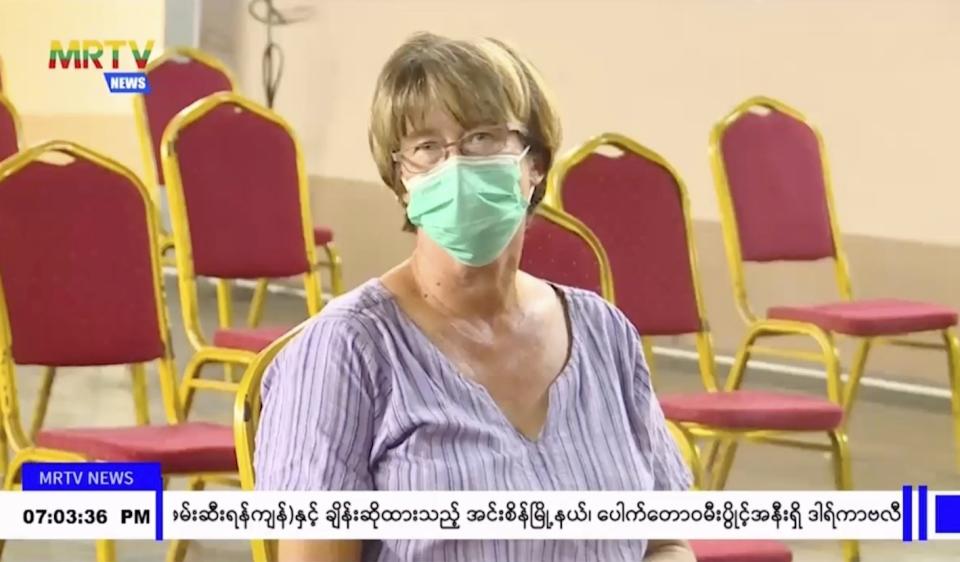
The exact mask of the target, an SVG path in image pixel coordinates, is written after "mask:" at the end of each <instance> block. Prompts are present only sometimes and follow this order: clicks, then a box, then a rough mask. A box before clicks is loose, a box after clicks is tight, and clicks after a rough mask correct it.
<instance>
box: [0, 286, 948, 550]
mask: <svg viewBox="0 0 960 562" xmlns="http://www.w3.org/2000/svg"><path fill="white" fill-rule="evenodd" d="M168 290H169V291H170V292H169V293H168V294H169V295H170V299H171V301H172V302H171V303H170V304H171V308H172V309H173V312H172V314H173V320H174V322H175V325H176V326H178V325H179V320H180V319H179V314H180V312H179V308H178V307H177V306H176V302H175V299H176V292H175V284H174V283H172V282H171V283H168ZM235 293H237V295H236V296H237V298H242V297H243V296H244V294H243V292H241V291H235ZM211 295H212V291H210V290H205V291H204V299H203V300H204V301H205V303H207V304H210V303H211ZM268 307H269V313H268V315H267V319H266V322H269V321H270V320H275V321H276V320H281V321H282V320H283V319H289V320H290V321H291V322H292V321H293V320H295V319H299V318H301V316H302V315H303V314H304V313H303V312H301V311H302V310H303V309H302V308H301V307H302V304H301V302H299V301H297V300H295V299H293V298H291V297H285V296H271V299H270V300H268ZM208 308H210V307H209V306H208ZM242 312H245V310H244V309H242V308H241V309H238V310H237V317H238V318H242V315H241V313H242ZM205 320H206V325H207V326H208V327H212V326H213V325H214V319H213V317H212V315H207V316H206V317H205ZM178 329H179V328H177V327H175V329H174V338H175V345H176V350H177V351H178V352H179V354H178V357H177V362H178V364H180V366H181V367H182V365H183V363H184V362H185V361H186V358H187V356H188V350H189V348H188V346H187V344H186V341H185V340H184V337H183V334H182V333H179V332H178ZM659 369H660V374H658V377H657V385H658V388H659V390H660V392H667V391H676V390H685V389H690V390H693V389H696V388H697V385H698V384H699V383H698V379H697V378H696V377H695V376H694V374H693V373H692V372H691V371H689V367H688V366H685V365H683V364H672V365H671V364H669V363H667V362H666V361H665V360H661V364H660V365H659ZM35 373H36V371H34V370H31V369H21V371H20V377H19V381H20V384H21V389H20V392H21V397H22V398H21V399H22V401H23V402H22V404H21V406H22V408H23V410H24V411H26V412H29V411H31V407H32V400H31V397H33V396H34V395H35V394H36V389H37V383H38V381H37V378H38V377H34V376H31V375H34V374H35ZM125 373H126V372H125V371H124V369H122V368H104V369H92V370H87V371H86V372H85V373H83V374H81V372H79V371H77V372H64V373H63V376H61V377H59V378H58V379H57V381H56V384H55V385H54V395H53V401H52V403H51V406H50V413H49V416H48V418H47V422H48V425H49V426H55V425H72V424H81V423H83V424H94V425H100V424H104V425H106V424H112V423H130V422H132V421H133V406H132V400H131V399H130V394H129V378H128V377H127V376H125ZM756 378H760V377H756ZM764 378H769V377H764ZM151 383H152V384H153V386H152V387H151V398H152V399H153V403H152V414H153V419H155V420H159V419H160V415H161V410H160V405H159V400H158V399H157V397H158V394H159V392H158V389H157V388H156V384H155V381H151ZM802 384H809V383H802ZM948 408H949V406H948V404H947V403H946V402H945V401H943V402H937V401H931V402H926V401H919V402H918V401H916V400H907V401H903V400H898V399H893V400H892V399H890V397H883V396H876V395H871V394H870V393H864V399H863V400H862V401H861V403H860V404H859V407H858V409H857V412H856V415H855V416H854V419H853V422H852V427H851V430H850V437H851V448H852V452H853V456H854V477H855V482H856V486H857V487H858V488H860V489H882V490H890V489H898V488H899V487H900V486H901V485H902V484H903V483H906V482H912V483H926V484H928V485H929V486H930V487H931V488H933V489H941V490H960V472H958V470H957V469H956V468H955V467H954V466H953V464H952V456H951V455H952V453H951V449H950V443H951V435H950V425H949V415H948ZM229 410H230V403H229V401H228V400H226V399H215V398H213V397H207V398H204V397H200V398H199V399H198V402H197V403H196V406H195V413H196V414H197V416H196V417H198V418H201V419H211V420H222V421H228V420H229ZM831 487H832V481H831V476H830V470H829V465H828V464H827V461H826V458H825V457H824V456H821V455H818V454H815V453H810V452H800V451H795V450H792V449H783V448H771V447H763V446H758V445H757V446H751V445H746V446H743V447H742V449H741V453H740V455H739V457H738V459H737V464H736V465H735V467H734V472H733V475H732V476H731V480H730V482H729V488H731V489H748V488H749V489H829V488H831ZM0 509H2V507H0ZM791 546H792V547H793V549H794V553H795V556H794V560H796V561H798V562H841V556H840V547H839V545H838V544H836V543H813V542H807V543H795V544H792V545H791ZM862 549H863V556H862V559H863V560H864V561H865V562H941V561H942V562H947V561H951V562H954V561H957V560H960V543H953V544H950V543H944V542H940V543H925V544H922V545H917V544H906V545H905V544H902V543H893V542H890V543H887V542H884V543H865V544H863V546H862ZM163 555H164V545H162V544H157V543H153V542H133V543H121V544H120V545H119V546H118V557H119V560H120V561H121V562H147V561H160V560H163ZM93 559H94V551H93V544H92V543H77V542H54V541H50V542H30V543H27V542H11V543H9V544H8V545H7V549H6V552H5V553H4V558H3V560H4V562H26V561H31V562H75V561H78V560H91V561H92V560H93ZM249 559H250V558H249V553H248V550H247V548H246V545H245V544H244V543H236V542H202V543H195V544H194V545H192V547H191V550H190V552H189V554H188V557H187V560H188V561H191V562H198V561H203V562H226V561H228V560H229V561H233V560H249ZM478 562H479V561H478ZM518 562H539V561H518Z"/></svg>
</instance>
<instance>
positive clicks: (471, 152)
mask: <svg viewBox="0 0 960 562" xmlns="http://www.w3.org/2000/svg"><path fill="white" fill-rule="evenodd" d="M509 134H510V131H508V130H507V129H506V128H505V127H482V128H479V129H474V130H472V131H470V132H468V133H467V134H466V135H464V136H463V138H462V139H460V143H459V148H460V154H463V155H465V156H493V155H494V154H499V153H500V151H502V150H503V147H504V146H506V144H507V136H508V135H509Z"/></svg>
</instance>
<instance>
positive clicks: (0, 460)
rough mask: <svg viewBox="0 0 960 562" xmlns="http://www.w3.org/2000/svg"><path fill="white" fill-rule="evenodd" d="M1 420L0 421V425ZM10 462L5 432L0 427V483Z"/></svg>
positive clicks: (0, 423) (5, 475)
mask: <svg viewBox="0 0 960 562" xmlns="http://www.w3.org/2000/svg"><path fill="white" fill-rule="evenodd" d="M2 425H3V422H0V426H2ZM9 462H10V452H9V449H8V445H7V432H6V430H4V429H3V428H2V427H0V484H2V483H3V481H4V480H5V479H6V477H7V464H8V463H9Z"/></svg>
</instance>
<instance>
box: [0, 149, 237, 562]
mask: <svg viewBox="0 0 960 562" xmlns="http://www.w3.org/2000/svg"><path fill="white" fill-rule="evenodd" d="M51 152H61V153H66V154H69V155H71V156H73V157H78V158H83V159H85V160H88V161H90V162H93V163H94V164H96V165H98V166H100V167H101V168H104V169H107V170H110V171H112V172H114V173H117V174H119V175H121V176H123V177H125V178H126V179H127V180H129V181H130V183H131V185H133V186H135V188H136V189H137V192H138V194H139V195H140V196H141V198H142V200H143V209H144V213H145V214H146V219H147V230H148V239H149V244H148V246H149V252H150V264H151V270H152V271H151V273H152V277H153V279H154V283H153V285H154V301H155V304H156V312H157V323H158V329H159V331H160V334H159V336H160V340H161V342H162V343H163V348H164V351H163V356H162V357H161V358H160V359H159V360H158V361H157V363H158V374H159V378H160V390H161V395H162V398H163V410H164V415H165V417H166V421H167V423H169V424H177V423H180V422H181V421H183V419H184V415H183V410H182V408H181V404H180V402H179V400H178V398H177V380H176V365H175V364H174V359H173V351H172V347H171V344H172V342H171V341H170V323H169V319H168V316H167V306H166V300H165V299H166V297H165V295H164V291H163V278H162V272H161V266H160V245H159V244H158V243H157V240H158V229H157V226H158V225H157V216H156V213H155V212H154V207H153V203H152V199H151V198H150V194H149V193H148V192H147V189H146V188H145V187H144V185H143V183H142V182H141V181H140V179H139V178H138V177H137V176H136V174H134V173H133V172H132V171H130V170H129V169H128V168H126V167H124V166H123V165H122V164H120V163H118V162H116V161H115V160H112V159H110V158H107V157H106V156H103V155H101V154H98V153H96V152H93V151H91V150H89V149H87V148H84V147H82V146H80V145H77V144H75V143H71V142H66V141H50V142H47V143H44V144H41V145H39V146H36V147H33V148H30V149H28V150H25V151H22V152H20V153H19V154H17V155H16V156H13V157H11V158H9V159H7V160H5V161H4V162H3V163H2V164H0V178H2V177H5V176H8V175H10V174H12V173H14V172H16V171H17V170H20V169H21V168H23V167H24V166H26V165H28V164H29V163H31V162H34V161H36V160H38V159H39V158H40V157H42V156H43V155H44V154H48V153H51ZM2 290H3V289H2V284H0V352H2V358H0V413H2V417H3V429H4V431H5V434H6V435H7V438H8V439H9V441H10V444H11V445H12V447H13V451H14V457H13V460H12V461H11V462H10V465H9V470H8V471H7V474H6V476H5V478H4V481H3V489H4V490H13V489H15V488H16V487H17V482H16V480H17V476H18V474H19V472H20V468H21V467H22V466H23V464H24V463H26V462H93V461H96V459H91V458H88V457H86V456H84V455H81V454H78V453H73V452H69V451H62V450H57V449H47V448H42V447H37V446H35V445H34V444H33V443H34V437H35V434H36V431H37V429H39V428H38V427H37V425H36V418H35V419H34V425H33V426H32V427H31V430H30V432H29V433H28V432H26V431H24V429H23V426H22V425H21V422H20V410H19V401H18V398H17V386H16V376H15V365H14V363H13V355H12V348H11V345H12V343H11V342H12V333H11V329H10V323H9V318H8V316H7V311H6V300H5V298H3V295H2ZM131 370H132V371H133V374H134V378H133V386H134V399H135V403H136V408H137V423H138V424H139V425H144V424H146V423H147V419H146V417H145V416H146V411H147V388H146V364H144V363H138V364H134V365H131ZM52 376H53V368H52V367H47V368H46V370H45V373H44V385H45V386H47V387H48V385H49V383H48V381H50V380H52ZM47 389H48V390H49V388H47ZM44 410H45V409H44ZM188 476H189V477H190V479H191V480H190V482H191V483H190V487H191V489H202V488H203V485H204V483H205V482H206V481H208V480H221V481H228V482H229V481H230V480H231V479H232V478H233V479H235V478H236V476H235V475H232V474H224V473H197V474H191V475H188ZM3 544H4V541H2V540H0V556H2V552H3ZM185 546H186V543H185V541H173V542H172V543H171V546H170V550H169V551H168V560H182V559H183V554H185ZM96 556H97V561H98V562H114V561H115V560H116V550H115V545H114V542H113V541H111V540H99V541H97V542H96Z"/></svg>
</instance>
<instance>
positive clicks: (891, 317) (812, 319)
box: [767, 299, 957, 336]
mask: <svg viewBox="0 0 960 562" xmlns="http://www.w3.org/2000/svg"><path fill="white" fill-rule="evenodd" d="M767 316H768V317H770V318H776V319H779V320H795V321H798V322H808V323H810V324H815V325H817V326H819V327H820V328H823V329H824V330H827V331H830V332H837V333H840V334H848V335H851V336H879V335H894V334H911V333H915V332H924V331H927V330H942V329H944V328H949V327H950V326H954V325H956V324H957V311H956V310H953V309H951V308H948V307H946V306H940V305H938V304H931V303H926V302H916V301H905V300H899V299H872V300H859V301H849V302H834V303H829V304H820V305H813V306H775V307H772V308H770V309H769V310H767Z"/></svg>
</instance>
